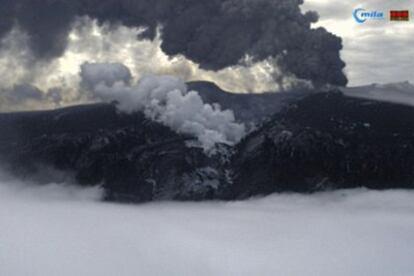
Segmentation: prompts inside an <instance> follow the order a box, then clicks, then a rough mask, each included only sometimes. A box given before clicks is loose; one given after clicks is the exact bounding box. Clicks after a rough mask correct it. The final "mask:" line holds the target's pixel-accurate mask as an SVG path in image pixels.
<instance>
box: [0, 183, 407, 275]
mask: <svg viewBox="0 0 414 276" xmlns="http://www.w3.org/2000/svg"><path fill="white" fill-rule="evenodd" d="M28 185H32V184H30V183H21V182H18V181H16V180H12V179H8V180H6V179H4V178H2V180H1V181H0V191H1V193H0V218H1V219H0V220H1V225H2V227H1V228H0V244H1V250H0V263H1V264H2V265H1V266H0V274H1V275H33V276H38V275H39V276H44V275H62V276H65V275H68V276H69V275H70V276H72V275H91V276H93V275H99V276H105V275H120V276H123V275H133V274H142V275H188V274H190V275H226V276H227V275H237V276H240V275H292V276H295V275H298V276H299V275H301V276H302V275H318V276H331V275H337V276H349V275H376V276H389V275H412V274H413V273H414V264H413V262H412V255H413V253H414V249H413V248H414V242H413V239H412V233H413V231H414V222H413V220H412V214H413V212H414V200H413V198H414V194H413V193H412V192H408V191H384V192H375V191H366V190H354V191H338V192H330V193H322V194H316V195H312V196H310V195H274V196H270V197H267V198H264V199H254V200H250V201H245V202H230V203H224V202H210V203H152V204H147V205H136V206H131V205H129V206H128V205H127V206H123V205H116V204H108V203H100V202H96V195H99V193H98V194H97V193H96V192H95V191H92V192H91V190H83V189H79V188H78V189H75V188H70V189H66V188H58V187H57V186H42V187H38V188H35V187H33V186H28Z"/></svg>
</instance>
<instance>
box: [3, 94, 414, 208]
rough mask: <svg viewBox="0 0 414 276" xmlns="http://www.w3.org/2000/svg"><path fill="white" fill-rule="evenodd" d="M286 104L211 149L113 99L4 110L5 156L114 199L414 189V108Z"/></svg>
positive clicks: (25, 170) (317, 98) (348, 102)
mask: <svg viewBox="0 0 414 276" xmlns="http://www.w3.org/2000/svg"><path fill="white" fill-rule="evenodd" d="M220 93H224V92H220ZM217 95H218V94H213V96H212V97H217ZM205 97H206V96H205ZM224 97H237V95H231V96H224ZM226 99H227V98H226ZM246 99H247V98H246ZM269 99H270V98H269ZM210 101H214V99H210ZM217 101H220V100H217ZM222 101H223V100H222ZM238 101H239V100H236V103H237V102H238ZM242 101H245V100H244V99H243V100H240V101H239V103H240V102H242ZM246 101H247V103H248V100H246ZM254 101H257V100H254ZM223 102H224V103H225V104H222V105H223V106H225V107H226V104H228V105H230V103H229V102H228V100H224V101H223ZM279 104H280V102H276V103H275V106H279ZM283 105H284V106H285V107H284V108H280V109H277V108H276V109H277V110H279V112H277V113H276V114H275V115H274V116H273V117H271V119H269V120H268V121H266V122H265V123H263V124H262V125H260V126H259V127H258V128H257V129H256V130H255V131H254V132H252V133H250V134H249V135H248V136H247V137H245V138H244V139H243V140H242V141H241V142H240V143H239V144H238V145H236V146H235V147H233V148H229V147H226V146H224V145H219V147H220V150H219V151H218V152H219V153H218V154H216V155H214V156H207V155H206V154H205V153H204V152H203V151H202V149H200V148H196V147H189V146H188V143H189V142H194V141H193V140H194V138H193V137H189V136H184V135H181V134H177V133H175V132H174V131H172V130H170V129H169V128H167V127H165V126H163V125H161V124H159V123H157V122H154V121H151V120H148V119H146V118H145V117H144V115H143V114H140V113H136V114H133V115H125V114H119V113H117V111H116V109H115V107H114V106H113V105H102V104H97V105H86V106H78V107H71V108H65V109H61V110H55V111H44V112H27V113H13V114H0V129H1V133H0V157H1V158H2V159H3V162H2V163H3V164H6V165H7V167H8V169H9V170H11V171H12V172H14V173H15V174H16V175H18V176H21V177H33V175H36V174H38V173H39V172H42V170H43V169H44V168H45V167H49V168H53V169H56V170H58V171H63V172H66V173H68V174H71V175H73V176H74V178H75V180H76V182H77V183H78V184H79V185H83V186H89V185H102V186H103V188H104V189H105V192H106V199H108V200H115V201H128V202H142V201H150V200H164V199H174V200H204V199H213V198H217V199H236V198H246V197H249V196H253V195H264V194H270V193H273V192H303V193H309V192H315V191H320V190H326V189H337V188H352V187H368V188H373V189H387V188H414V181H413V179H414V108H413V107H409V106H404V105H400V104H392V103H384V102H377V101H374V100H365V99H357V98H350V97H345V96H343V95H342V94H341V93H339V92H335V91H333V92H330V93H318V94H310V95H308V96H306V97H305V98H302V97H299V98H297V99H296V100H295V101H294V102H293V103H291V104H290V105H289V106H288V107H287V105H286V104H285V103H284V104H283ZM270 106H271V104H270V103H268V107H266V108H270ZM266 108H265V109H266ZM266 112H267V111H266ZM255 116H256V115H255ZM49 180H50V179H49Z"/></svg>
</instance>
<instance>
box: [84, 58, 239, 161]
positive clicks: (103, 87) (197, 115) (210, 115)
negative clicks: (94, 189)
mask: <svg viewBox="0 0 414 276" xmlns="http://www.w3.org/2000/svg"><path fill="white" fill-rule="evenodd" d="M126 72H128V73H126ZM80 74H81V79H82V83H83V84H86V85H85V86H84V87H85V88H87V89H91V91H92V92H93V93H94V95H95V96H96V97H98V98H100V99H102V100H104V101H107V102H113V101H115V102H116V103H117V107H118V109H119V110H120V111H122V112H126V113H132V112H137V111H142V112H144V114H145V115H146V116H147V117H148V118H150V119H152V120H155V121H158V122H160V123H162V124H164V125H166V126H168V127H170V128H172V129H173V130H175V131H177V132H178V133H184V134H190V135H194V136H195V137H197V139H198V141H199V142H200V146H201V147H203V149H204V150H205V151H206V152H207V153H214V151H215V145H216V144H217V143H223V144H228V145H233V144H235V143H237V142H238V141H240V139H241V138H242V137H243V136H244V135H245V126H244V125H243V124H239V123H237V122H236V121H235V117H234V114H233V112H232V111H230V110H221V108H220V106H219V105H210V104H206V103H204V102H203V100H202V99H201V97H200V95H199V94H198V92H196V91H187V86H186V84H185V82H184V81H183V80H181V79H179V78H176V77H173V76H157V75H147V76H144V77H143V78H142V79H141V80H140V81H139V82H138V83H136V84H129V81H130V78H128V77H127V76H130V74H129V71H128V68H127V67H125V66H124V65H121V64H114V63H112V64H104V63H102V64H84V65H82V67H81V73H80ZM116 77H118V78H119V79H118V80H116V79H115V78H116Z"/></svg>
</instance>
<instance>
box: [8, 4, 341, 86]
mask: <svg viewBox="0 0 414 276" xmlns="http://www.w3.org/2000/svg"><path fill="white" fill-rule="evenodd" d="M0 4H1V5H2V12H3V13H4V15H5V16H2V17H1V20H0V26H1V27H2V28H1V31H0V35H4V34H5V33H7V32H8V31H9V30H10V29H11V28H12V26H13V24H17V25H18V26H19V27H20V28H21V29H23V30H24V31H25V32H27V33H28V35H29V38H30V39H29V46H30V48H31V50H32V52H33V54H34V55H35V56H36V57H37V58H41V59H45V58H46V59H48V58H53V57H57V56H60V55H61V54H62V53H63V52H64V50H65V47H66V45H67V37H68V34H69V31H70V28H71V26H72V23H73V22H75V21H76V19H77V18H78V17H80V16H89V17H91V18H94V19H97V20H98V21H99V22H100V24H104V23H105V24H113V25H116V24H122V25H125V26H129V27H141V28H143V29H145V31H143V32H142V33H141V35H140V37H139V38H140V39H142V38H145V39H154V38H155V37H156V34H157V31H158V30H160V32H161V39H162V44H161V48H162V50H163V51H164V52H165V53H166V54H167V55H169V56H177V55H182V56H185V57H186V58H188V59H189V60H191V61H194V62H195V63H197V64H198V65H199V66H200V68H203V69H208V70H221V69H224V68H227V67H229V66H235V65H240V64H243V63H244V61H245V60H246V59H248V60H250V61H254V62H259V61H264V60H267V59H275V60H277V66H279V67H280V68H281V70H282V72H283V73H286V74H293V75H295V76H296V77H297V78H299V79H305V80H310V81H312V83H313V84H314V85H316V86H321V85H325V84H333V85H339V86H345V85H346V83H347V78H346V76H345V74H344V73H343V69H344V67H345V63H344V62H343V61H342V60H341V58H340V55H339V52H340V50H341V49H342V41H341V39H340V38H339V37H337V36H335V35H333V34H331V33H329V32H327V31H326V30H325V29H324V28H317V29H312V28H311V24H312V23H314V22H316V21H317V20H318V15H317V14H316V13H315V12H307V13H305V14H302V12H301V10H300V5H301V4H303V0H279V1H274V0H224V1H223V0H210V1H202V0H179V1H177V0H154V1H144V0H137V1H132V0H104V1H102V0H99V1H98V0H77V1H73V0H70V1H69V0H15V1H11V0H0Z"/></svg>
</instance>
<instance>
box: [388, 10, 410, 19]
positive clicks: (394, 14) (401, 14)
mask: <svg viewBox="0 0 414 276" xmlns="http://www.w3.org/2000/svg"><path fill="white" fill-rule="evenodd" d="M390 20H391V21H408V20H410V12H409V11H408V10H401V11H390Z"/></svg>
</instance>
